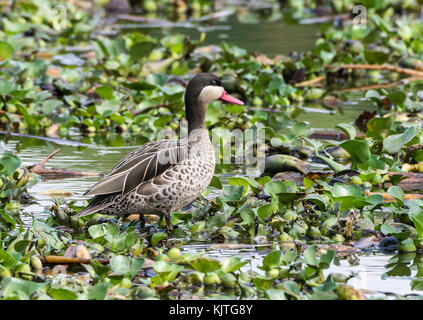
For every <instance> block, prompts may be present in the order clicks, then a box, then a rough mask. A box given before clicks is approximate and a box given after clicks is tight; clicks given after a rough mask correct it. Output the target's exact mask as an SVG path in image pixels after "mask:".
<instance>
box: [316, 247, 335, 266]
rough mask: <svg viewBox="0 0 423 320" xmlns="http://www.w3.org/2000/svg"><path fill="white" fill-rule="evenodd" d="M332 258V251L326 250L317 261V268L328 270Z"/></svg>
mask: <svg viewBox="0 0 423 320" xmlns="http://www.w3.org/2000/svg"><path fill="white" fill-rule="evenodd" d="M334 257H335V251H334V250H328V251H327V252H326V253H324V254H322V255H321V256H320V259H319V268H324V269H326V268H329V266H330V264H331V263H332V260H333V258H334Z"/></svg>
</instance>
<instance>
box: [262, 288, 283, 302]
mask: <svg viewBox="0 0 423 320" xmlns="http://www.w3.org/2000/svg"><path fill="white" fill-rule="evenodd" d="M264 295H265V296H266V298H267V299H269V300H286V296H285V292H284V291H283V290H280V289H269V290H266V291H264Z"/></svg>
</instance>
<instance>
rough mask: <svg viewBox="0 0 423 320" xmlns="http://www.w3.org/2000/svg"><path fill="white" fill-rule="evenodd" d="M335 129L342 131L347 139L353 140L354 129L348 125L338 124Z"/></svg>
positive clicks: (355, 132)
mask: <svg viewBox="0 0 423 320" xmlns="http://www.w3.org/2000/svg"><path fill="white" fill-rule="evenodd" d="M336 128H339V129H341V130H342V131H344V132H345V133H346V134H347V136H348V137H349V139H354V138H355V136H356V134H357V131H356V130H355V127H354V126H353V125H351V124H349V123H339V124H337V125H336Z"/></svg>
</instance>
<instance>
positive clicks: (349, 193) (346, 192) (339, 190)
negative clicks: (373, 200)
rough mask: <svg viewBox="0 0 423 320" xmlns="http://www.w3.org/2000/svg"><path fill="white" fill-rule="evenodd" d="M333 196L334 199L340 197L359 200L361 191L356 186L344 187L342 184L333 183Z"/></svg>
mask: <svg viewBox="0 0 423 320" xmlns="http://www.w3.org/2000/svg"><path fill="white" fill-rule="evenodd" d="M333 195H334V196H335V197H336V198H340V197H354V198H361V196H362V195H363V190H362V189H361V188H360V187H359V186H358V185H346V184H342V183H335V185H334V192H333Z"/></svg>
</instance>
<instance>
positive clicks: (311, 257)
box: [304, 245, 319, 267]
mask: <svg viewBox="0 0 423 320" xmlns="http://www.w3.org/2000/svg"><path fill="white" fill-rule="evenodd" d="M316 248H317V247H316V246H315V245H313V246H310V247H308V248H307V249H306V250H305V251H304V262H305V263H306V264H308V265H309V266H313V267H315V266H317V265H318V263H319V262H318V260H317V258H316Z"/></svg>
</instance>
